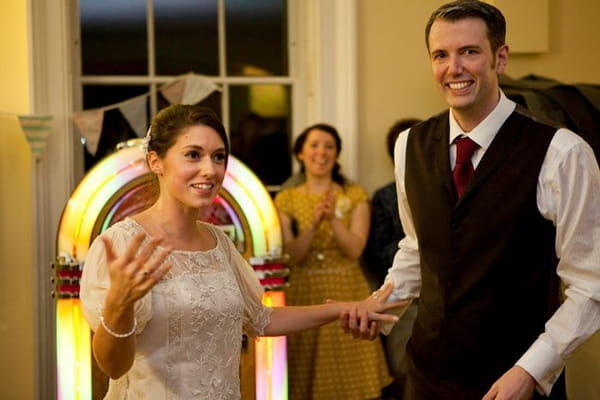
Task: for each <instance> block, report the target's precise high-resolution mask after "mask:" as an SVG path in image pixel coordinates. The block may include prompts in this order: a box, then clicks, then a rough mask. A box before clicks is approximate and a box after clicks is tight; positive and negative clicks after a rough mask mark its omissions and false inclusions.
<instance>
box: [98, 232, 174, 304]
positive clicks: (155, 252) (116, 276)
mask: <svg viewBox="0 0 600 400" xmlns="http://www.w3.org/2000/svg"><path fill="white" fill-rule="evenodd" d="M145 236H146V235H145V234H144V233H142V232H140V233H137V234H135V235H134V237H133V239H132V240H131V243H130V244H129V246H128V247H127V249H126V250H125V253H123V254H122V255H117V254H116V253H115V251H114V249H113V244H112V241H111V240H110V239H109V238H107V237H105V236H102V237H101V239H102V242H103V244H104V248H105V251H106V261H107V264H108V273H109V275H110V285H111V286H110V289H109V291H108V294H107V300H106V301H107V303H109V304H112V305H113V306H119V305H120V306H123V307H127V306H131V305H133V303H135V301H136V300H138V299H140V298H142V297H143V296H144V295H145V294H146V293H148V291H149V290H150V289H151V288H152V287H153V286H154V285H156V283H157V282H158V281H159V280H160V279H161V278H162V277H163V276H164V275H165V274H166V273H167V272H168V271H169V269H170V268H171V265H170V264H169V263H165V262H164V261H165V259H166V257H167V256H168V255H169V253H170V252H171V249H169V248H160V249H159V248H158V245H159V244H160V243H161V241H162V239H161V238H151V239H150V240H149V241H148V243H146V244H145V245H143V244H142V243H143V241H144V238H145Z"/></svg>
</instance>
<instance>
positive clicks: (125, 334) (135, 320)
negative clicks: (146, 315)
mask: <svg viewBox="0 0 600 400" xmlns="http://www.w3.org/2000/svg"><path fill="white" fill-rule="evenodd" d="M100 323H101V324H102V327H103V328H104V330H105V331H106V332H107V333H108V334H109V335H111V336H114V337H116V338H119V339H123V338H127V337H129V336H131V335H133V334H134V333H135V331H136V330H137V319H136V318H135V317H133V328H131V330H130V331H129V332H126V333H117V332H115V331H113V330H112V329H110V328H109V327H108V326H106V322H105V321H104V315H101V316H100Z"/></svg>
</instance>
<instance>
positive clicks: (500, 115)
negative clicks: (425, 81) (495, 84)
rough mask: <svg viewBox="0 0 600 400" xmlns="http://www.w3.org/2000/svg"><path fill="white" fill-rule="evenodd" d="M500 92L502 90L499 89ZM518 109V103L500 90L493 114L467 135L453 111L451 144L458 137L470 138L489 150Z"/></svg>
mask: <svg viewBox="0 0 600 400" xmlns="http://www.w3.org/2000/svg"><path fill="white" fill-rule="evenodd" d="M498 90H500V89H498ZM515 107H516V103H515V102H514V101H512V100H510V99H509V98H508V97H506V95H505V94H504V92H503V91H502V90H500V101H498V104H497V105H496V107H495V108H494V109H493V110H492V112H491V113H489V114H488V116H487V117H485V119H484V120H483V121H481V122H480V123H479V125H477V126H476V127H475V128H473V130H471V132H469V133H468V134H466V133H465V132H464V131H463V130H462V129H461V127H460V125H458V122H456V119H454V116H453V115H452V111H450V112H449V113H448V114H449V118H450V138H449V139H450V142H449V144H452V143H453V142H454V139H456V138H457V137H458V136H461V135H463V136H469V137H470V138H471V140H473V141H474V142H475V143H477V144H478V145H479V147H481V148H482V149H483V150H487V149H488V147H489V146H490V144H491V143H492V140H494V137H495V136H496V134H497V133H498V131H499V130H500V128H501V127H502V125H503V124H504V121H506V120H507V118H508V117H509V116H510V114H511V113H512V112H513V111H514V109H515Z"/></svg>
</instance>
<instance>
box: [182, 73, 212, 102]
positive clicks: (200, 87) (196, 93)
mask: <svg viewBox="0 0 600 400" xmlns="http://www.w3.org/2000/svg"><path fill="white" fill-rule="evenodd" d="M215 90H219V87H218V86H217V85H216V84H215V83H214V82H213V81H212V80H211V79H208V78H206V77H205V76H202V75H196V74H189V75H186V76H185V89H184V91H183V97H182V99H181V104H198V103H199V102H200V101H202V100H204V99H205V98H207V97H208V95H209V94H211V93H212V92H214V91H215Z"/></svg>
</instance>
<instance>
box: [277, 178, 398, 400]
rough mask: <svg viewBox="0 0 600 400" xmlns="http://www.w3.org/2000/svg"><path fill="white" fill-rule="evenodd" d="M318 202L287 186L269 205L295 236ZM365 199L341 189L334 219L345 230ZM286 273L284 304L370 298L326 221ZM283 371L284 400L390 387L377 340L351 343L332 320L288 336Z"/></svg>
mask: <svg viewBox="0 0 600 400" xmlns="http://www.w3.org/2000/svg"><path fill="white" fill-rule="evenodd" d="M321 199H322V195H316V194H307V193H305V192H304V191H302V190H301V189H299V188H297V187H293V188H289V189H286V190H283V191H281V192H280V193H278V194H277V196H276V198H275V203H276V205H277V207H278V208H279V210H281V211H282V212H284V213H286V214H287V215H289V216H290V217H291V218H292V220H293V225H294V229H296V230H297V233H296V234H299V233H302V232H303V231H304V230H306V229H308V227H309V226H310V224H311V221H312V218H313V213H314V209H315V207H316V206H317V204H318V203H319V202H320V201H321ZM366 200H367V194H366V192H365V191H364V190H363V189H362V188H361V187H360V186H358V185H354V184H349V185H346V186H345V190H340V191H338V192H337V193H336V211H337V214H338V217H340V216H341V218H342V220H343V221H344V223H345V224H346V225H349V224H350V216H351V213H352V210H353V209H354V207H355V206H356V204H358V203H359V202H361V201H366ZM290 268H291V274H290V279H289V283H290V286H289V287H288V288H287V290H286V296H287V303H288V304H289V305H309V304H322V303H324V302H325V300H326V299H334V300H337V301H356V300H361V299H364V298H366V297H367V296H369V294H370V290H369V286H368V283H367V280H366V279H365V277H364V275H363V273H362V271H361V268H360V266H359V264H358V261H357V260H351V259H348V258H346V257H345V256H344V255H343V254H342V253H341V252H340V250H339V249H338V248H337V245H336V243H335V238H334V236H333V231H332V229H331V226H330V224H329V222H328V221H324V222H322V223H321V224H320V225H319V226H318V227H317V229H316V231H315V236H314V238H313V241H312V244H311V247H310V249H309V252H308V254H307V255H306V257H305V258H304V259H303V260H302V261H301V262H300V263H299V264H296V265H290ZM288 368H289V389H290V400H340V399H344V400H366V399H373V398H377V397H379V396H380V394H381V388H382V387H384V386H386V385H388V384H389V383H390V382H391V378H390V376H389V373H388V369H387V365H386V361H385V358H384V354H383V350H382V347H381V343H380V341H379V339H377V340H375V341H364V340H359V339H354V338H353V337H352V335H348V334H345V333H344V332H343V331H342V329H341V328H340V326H339V323H338V322H337V321H335V322H332V323H330V324H327V325H325V326H322V327H320V328H317V329H311V330H308V331H304V332H302V333H298V334H294V335H290V336H288Z"/></svg>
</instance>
